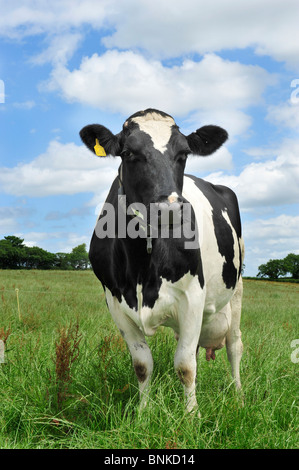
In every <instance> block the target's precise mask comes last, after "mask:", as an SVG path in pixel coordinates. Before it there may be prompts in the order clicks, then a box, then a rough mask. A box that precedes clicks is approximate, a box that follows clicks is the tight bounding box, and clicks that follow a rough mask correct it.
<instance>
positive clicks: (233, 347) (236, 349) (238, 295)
mask: <svg viewBox="0 0 299 470" xmlns="http://www.w3.org/2000/svg"><path fill="white" fill-rule="evenodd" d="M242 294H243V283H242V278H241V277H240V279H239V282H238V286H237V289H236V291H235V293H234V295H233V297H232V299H231V301H230V305H231V326H230V328H229V331H228V333H227V336H226V351H227V357H228V360H229V362H230V365H231V368H232V377H233V379H234V381H235V385H236V388H237V389H241V380H240V361H241V357H242V352H243V344H242V341H241V331H240V320H241V309H242Z"/></svg>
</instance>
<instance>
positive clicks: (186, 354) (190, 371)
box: [174, 336, 200, 416]
mask: <svg viewBox="0 0 299 470" xmlns="http://www.w3.org/2000/svg"><path fill="white" fill-rule="evenodd" d="M196 347H197V343H196V344H193V345H190V344H186V343H185V342H184V341H183V340H182V339H181V336H180V338H179V341H178V345H177V349H176V353H175V358H174V367H175V370H176V372H177V374H178V377H179V379H180V381H181V383H182V384H183V386H184V393H185V399H186V410H187V411H188V412H194V411H196V409H197V407H198V404H197V400H196V394H195V381H196V367H197V362H196ZM199 416H200V414H199Z"/></svg>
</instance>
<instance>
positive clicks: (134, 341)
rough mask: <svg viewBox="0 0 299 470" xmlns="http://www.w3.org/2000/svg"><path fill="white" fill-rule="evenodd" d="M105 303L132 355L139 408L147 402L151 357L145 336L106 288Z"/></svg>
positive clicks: (151, 370)
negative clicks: (138, 395) (137, 384)
mask: <svg viewBox="0 0 299 470" xmlns="http://www.w3.org/2000/svg"><path fill="white" fill-rule="evenodd" d="M106 299H107V304H108V307H109V310H110V313H111V315H112V318H113V320H114V321H115V323H116V325H117V327H118V329H119V331H120V333H121V335H122V337H123V338H124V340H125V341H126V343H127V345H128V348H129V351H130V353H131V356H132V362H133V367H134V370H135V373H136V376H137V379H138V383H139V392H140V409H143V408H144V407H145V406H146V404H147V398H148V391H149V385H150V380H151V376H152V372H153V358H152V353H151V350H150V348H149V346H148V344H147V342H146V340H145V337H144V335H143V333H142V331H141V330H140V328H138V326H137V325H136V324H135V323H134V322H133V320H131V318H130V317H128V316H127V314H126V313H125V312H124V311H123V309H122V308H121V306H120V303H119V302H118V300H117V299H116V298H115V297H113V296H112V295H111V293H110V291H108V289H106Z"/></svg>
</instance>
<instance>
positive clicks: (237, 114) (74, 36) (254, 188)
mask: <svg viewBox="0 0 299 470" xmlns="http://www.w3.org/2000/svg"><path fill="white" fill-rule="evenodd" d="M0 11H1V18H0V80H1V81H0V167H1V168H0V194H1V199H0V237H1V238H3V237H4V236H6V235H11V234H14V235H17V236H20V237H22V238H24V240H25V243H26V244H28V245H30V246H33V245H38V246H40V247H42V248H44V249H46V250H49V251H51V252H60V251H62V252H70V251H71V249H72V248H73V247H74V246H76V245H78V244H80V243H86V244H87V246H88V245H89V240H90V237H91V234H92V230H93V227H94V224H95V221H96V216H97V213H98V211H99V209H100V207H101V204H102V203H103V201H104V200H105V196H106V194H107V191H108V189H109V186H110V184H111V182H112V180H113V178H114V177H115V175H116V172H117V167H118V165H119V162H120V159H119V158H115V159H113V158H106V159H97V158H96V157H95V156H93V155H92V153H90V152H89V151H88V150H87V149H86V148H85V147H84V146H83V144H82V142H81V141H80V138H79V131H80V129H81V128H82V127H83V126H85V125H87V124H91V123H95V122H96V123H100V124H103V125H105V126H106V127H108V128H110V129H111V130H112V131H113V132H115V133H117V132H119V131H120V130H121V126H122V124H123V122H124V121H125V119H126V118H127V117H128V116H129V115H130V114H132V113H134V112H136V111H138V110H140V109H145V108H146V107H155V108H157V109H160V110H163V111H165V112H167V113H168V114H171V115H172V116H173V117H174V118H175V120H176V122H177V124H178V125H179V126H180V128H181V130H182V131H183V132H184V133H187V132H192V131H194V130H195V129H197V128H198V127H200V126H202V125H204V124H217V125H220V126H222V127H224V128H225V129H226V130H227V131H228V133H229V136H230V139H229V141H228V142H227V143H226V144H225V146H224V147H223V148H222V149H220V150H219V151H218V152H216V153H215V154H214V155H213V156H211V157H209V158H206V159H203V158H199V157H189V159H188V160H189V161H188V167H187V171H188V172H191V173H193V174H196V175H197V176H201V177H204V178H205V179H207V180H209V181H211V182H213V183H216V184H217V183H219V184H225V185H228V186H230V187H231V188H232V189H233V190H234V191H235V192H236V194H237V196H238V198H239V203H240V208H241V215H242V221H243V232H244V238H245V246H246V259H245V265H246V270H245V274H246V275H256V274H257V271H258V266H259V265H260V264H261V263H263V262H266V261H267V260H269V259H270V258H282V257H284V256H286V255H287V254H288V253H290V252H293V253H299V239H298V238H299V236H298V226H299V214H298V199H299V158H298V154H299V134H298V130H299V28H298V17H299V3H298V1H297V0H259V1H257V0H240V1H239V2H236V1H235V0H227V1H223V0H213V1H212V0H211V1H210V2H206V1H205V2H203V1H202V0H184V1H182V0H164V1H163V0H162V1H159V2H158V1H155V0H151V1H149V0H126V1H123V2H120V1H117V0H109V1H108V0H98V1H96V0H58V1H57V0H52V1H51V2H46V1H44V0H40V1H39V0H27V1H22V0H19V1H16V0H10V1H9V2H6V1H3V0H0ZM297 91H298V93H297Z"/></svg>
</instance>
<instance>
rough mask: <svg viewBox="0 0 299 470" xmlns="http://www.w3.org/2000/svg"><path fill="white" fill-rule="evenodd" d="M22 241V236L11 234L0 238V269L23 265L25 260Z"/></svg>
mask: <svg viewBox="0 0 299 470" xmlns="http://www.w3.org/2000/svg"><path fill="white" fill-rule="evenodd" d="M23 242H24V240H23V239H22V238H19V237H15V236H12V235H10V236H7V237H4V239H3V240H0V268H1V269H18V268H21V267H22V266H23V264H24V262H25V261H26V256H25V252H24V248H25V245H23Z"/></svg>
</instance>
